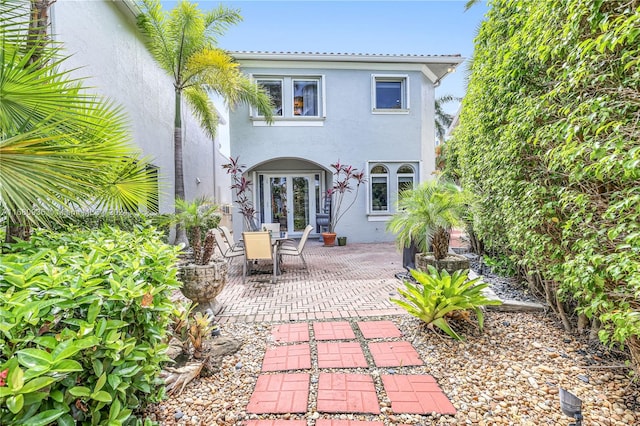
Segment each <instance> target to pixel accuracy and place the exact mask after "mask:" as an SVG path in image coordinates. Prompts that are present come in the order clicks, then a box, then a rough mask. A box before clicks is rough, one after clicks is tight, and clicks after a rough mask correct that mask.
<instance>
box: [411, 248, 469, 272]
mask: <svg viewBox="0 0 640 426" xmlns="http://www.w3.org/2000/svg"><path fill="white" fill-rule="evenodd" d="M428 265H431V266H433V267H434V268H436V269H437V270H439V271H440V270H442V269H444V270H445V271H447V272H448V273H449V274H453V273H454V272H455V271H457V270H460V269H469V259H467V258H466V257H464V256H460V255H458V254H451V253H449V254H448V255H447V257H445V258H444V259H442V260H436V258H435V257H433V253H418V254H416V269H417V270H419V271H425V272H427V271H428V269H427V266H428Z"/></svg>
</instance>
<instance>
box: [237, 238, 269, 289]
mask: <svg viewBox="0 0 640 426" xmlns="http://www.w3.org/2000/svg"><path fill="white" fill-rule="evenodd" d="M242 241H243V242H244V270H243V277H242V282H245V281H246V277H247V275H249V273H250V272H251V264H252V263H253V262H252V261H254V260H271V262H273V280H272V282H274V283H275V282H276V276H277V267H278V265H277V260H276V258H275V257H274V256H273V244H272V243H271V236H270V235H269V231H258V232H243V233H242Z"/></svg>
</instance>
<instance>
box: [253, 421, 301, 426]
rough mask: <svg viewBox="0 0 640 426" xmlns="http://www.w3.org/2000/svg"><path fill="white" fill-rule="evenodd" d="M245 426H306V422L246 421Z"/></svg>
mask: <svg viewBox="0 0 640 426" xmlns="http://www.w3.org/2000/svg"><path fill="white" fill-rule="evenodd" d="M244 424H245V426H307V421H306V420H248V421H246V422H245V423H244Z"/></svg>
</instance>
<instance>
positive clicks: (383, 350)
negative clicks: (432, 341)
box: [369, 341, 422, 367]
mask: <svg viewBox="0 0 640 426" xmlns="http://www.w3.org/2000/svg"><path fill="white" fill-rule="evenodd" d="M369 350H370V351H371V356H372V357H373V362H374V363H375V364H376V366H378V367H403V366H405V365H422V360H421V359H420V356H419V355H418V352H416V350H415V349H414V348H413V346H411V343H409V342H405V341H402V342H380V343H369Z"/></svg>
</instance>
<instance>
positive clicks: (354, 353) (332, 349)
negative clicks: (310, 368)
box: [318, 342, 367, 368]
mask: <svg viewBox="0 0 640 426" xmlns="http://www.w3.org/2000/svg"><path fill="white" fill-rule="evenodd" d="M318 367H319V368H350V367H367V360H366V359H365V358H364V353H363V352H362V347H360V343H358V342H338V343H321V342H318Z"/></svg>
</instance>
